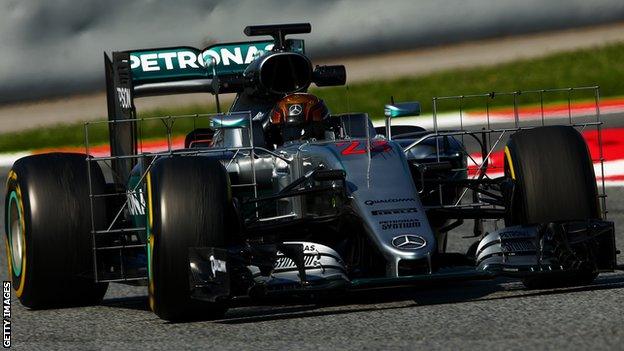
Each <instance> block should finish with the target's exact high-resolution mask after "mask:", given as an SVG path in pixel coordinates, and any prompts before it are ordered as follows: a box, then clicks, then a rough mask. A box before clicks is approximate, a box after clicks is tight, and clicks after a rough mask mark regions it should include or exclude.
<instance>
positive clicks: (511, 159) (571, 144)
mask: <svg viewBox="0 0 624 351" xmlns="http://www.w3.org/2000/svg"><path fill="white" fill-rule="evenodd" d="M505 174H506V175H507V176H508V177H510V178H512V179H513V180H514V183H515V188H514V193H513V194H508V195H509V196H508V198H509V201H510V211H509V216H508V218H507V219H506V222H507V225H518V224H520V225H531V224H538V223H544V224H545V223H550V222H556V221H573V220H587V219H598V218H600V212H599V205H598V195H597V194H598V191H597V187H596V176H595V174H594V168H593V164H592V161H591V158H590V155H589V150H588V149H587V145H586V144H585V141H584V140H583V137H582V136H581V134H580V133H579V132H577V131H576V130H575V129H574V128H572V127H567V126H548V127H539V128H534V129H528V130H521V131H519V132H517V133H515V134H513V135H512V136H511V138H510V140H509V142H508V143H507V146H506V148H505ZM597 275H598V274H597V273H595V272H594V271H593V270H580V271H578V272H573V273H572V274H563V273H562V274H555V275H549V276H544V277H531V278H525V279H524V280H523V283H524V285H525V286H526V287H528V288H531V289H536V288H547V287H553V286H564V285H579V284H588V283H591V282H592V281H593V280H594V279H595V278H596V276H597Z"/></svg>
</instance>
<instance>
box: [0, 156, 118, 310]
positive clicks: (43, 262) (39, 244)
mask: <svg viewBox="0 0 624 351" xmlns="http://www.w3.org/2000/svg"><path fill="white" fill-rule="evenodd" d="M86 157H87V156H86V155H83V154H70V153H52V154H43V155H36V156H28V157H24V158H21V159H19V160H17V161H16V162H15V164H13V167H12V169H11V170H10V171H9V174H8V179H7V186H6V196H5V233H6V251H7V260H8V268H9V276H10V277H11V278H12V281H13V288H14V289H15V294H16V296H17V298H18V299H19V300H20V302H21V303H22V305H24V306H26V307H30V308H50V307H65V306H74V305H89V304H97V303H98V302H100V301H101V300H102V298H103V296H104V294H105V293H106V289H107V287H108V284H105V283H104V284H101V283H100V284H98V283H95V281H94V277H93V250H92V239H91V228H92V227H91V211H90V200H89V183H88V174H87V163H86V161H85V159H86ZM91 178H92V184H93V189H94V192H99V193H102V192H103V191H104V187H105V185H106V184H105V182H104V177H103V175H102V171H101V170H100V168H99V167H98V166H97V164H95V163H92V164H91ZM94 205H95V211H94V217H93V218H94V220H95V222H96V225H97V223H102V222H103V221H105V220H106V209H105V206H104V205H103V204H98V203H95V204H94Z"/></svg>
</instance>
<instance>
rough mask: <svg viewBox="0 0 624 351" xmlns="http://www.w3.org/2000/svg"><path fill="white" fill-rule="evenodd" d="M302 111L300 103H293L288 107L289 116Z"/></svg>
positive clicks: (297, 114) (296, 114)
mask: <svg viewBox="0 0 624 351" xmlns="http://www.w3.org/2000/svg"><path fill="white" fill-rule="evenodd" d="M301 112H303V107H301V105H300V104H293V105H290V107H288V115H289V116H299V115H300V114H301Z"/></svg>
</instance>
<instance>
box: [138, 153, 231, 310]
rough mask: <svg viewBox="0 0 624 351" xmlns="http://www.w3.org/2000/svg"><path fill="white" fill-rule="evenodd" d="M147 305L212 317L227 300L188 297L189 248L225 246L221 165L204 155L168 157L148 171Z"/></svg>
mask: <svg viewBox="0 0 624 351" xmlns="http://www.w3.org/2000/svg"><path fill="white" fill-rule="evenodd" d="M147 189H148V190H147V191H148V200H147V201H148V276H149V304H150V308H151V309H152V310H153V311H154V313H156V315H158V316H159V317H160V318H162V319H165V320H169V321H184V320H197V319H215V318H219V317H221V316H223V314H224V313H225V311H226V308H227V306H226V303H225V302H204V301H198V300H193V299H191V297H190V294H191V290H190V286H189V257H188V256H189V248H190V247H207V246H210V247H224V246H225V241H226V236H225V230H226V228H225V226H226V220H225V217H226V212H227V210H228V208H229V205H228V204H229V203H231V194H230V184H229V178H228V175H227V173H226V171H225V168H224V167H223V165H222V164H221V163H220V162H219V161H217V160H214V159H210V158H207V157H188V156H187V157H179V156H178V157H176V156H174V157H166V158H161V159H159V160H157V161H155V164H154V166H153V167H152V170H151V171H150V172H149V173H148V176H147Z"/></svg>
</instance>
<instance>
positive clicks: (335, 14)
mask: <svg viewBox="0 0 624 351" xmlns="http://www.w3.org/2000/svg"><path fill="white" fill-rule="evenodd" d="M286 22H310V23H311V24H312V33H311V34H309V35H301V36H299V37H301V38H304V39H305V40H306V49H307V52H308V53H309V54H310V55H311V57H312V59H313V61H314V63H343V64H345V65H346V66H347V71H348V75H347V76H348V81H349V85H350V88H349V89H350V94H351V97H350V98H349V99H350V105H348V104H347V102H346V100H347V99H346V98H345V93H344V88H341V89H328V90H324V91H322V92H319V94H320V95H322V97H323V98H325V99H326V100H327V101H328V102H329V103H330V107H333V110H334V111H337V112H341V111H344V110H347V109H352V110H353V109H355V110H361V111H366V112H370V113H371V115H372V116H373V117H379V116H378V115H379V114H380V112H381V109H382V107H383V103H385V102H386V101H387V100H388V99H389V96H390V95H391V94H392V95H396V96H397V97H398V98H400V99H404V100H405V99H417V100H421V101H430V99H431V97H432V96H434V95H444V94H465V93H474V92H483V91H493V90H497V91H500V90H515V89H530V88H550V87H561V86H572V85H593V84H600V85H601V87H602V93H603V95H605V96H618V95H623V94H624V93H622V92H623V91H624V89H622V83H620V82H622V81H623V80H622V79H621V78H618V77H620V75H619V74H621V73H624V72H623V70H624V68H622V65H621V58H622V57H624V52H623V51H622V48H623V47H624V46H622V44H621V43H622V42H624V2H623V1H621V0H592V1H588V0H549V1H543V0H523V1H517V0H469V1H466V0H443V1H440V0H395V1H390V2H381V1H376V0H374V1H373V0H316V1H305V0H291V1H288V2H284V1H278V0H261V1H258V0H228V1H225V0H185V1H177V2H175V4H173V3H172V2H170V1H165V0H135V1H127V0H123V1H122V0H110V1H95V0H83V1H75V0H57V1H43V0H5V1H2V2H0V33H2V35H0V47H1V48H2V55H0V133H2V134H4V135H5V136H8V135H13V136H12V137H5V138H0V152H8V151H17V150H22V149H32V148H41V147H48V146H58V145H64V144H70V145H74V144H79V143H80V142H81V140H82V135H81V132H80V131H79V130H78V129H75V128H77V126H78V124H79V123H80V122H82V121H85V120H97V119H103V118H105V116H106V105H105V97H104V94H103V90H104V69H103V55H102V53H103V52H111V51H113V50H118V51H120V50H128V49H139V48H149V47H159V46H177V45H190V46H195V47H200V48H201V47H205V46H207V45H210V44H213V43H215V42H226V41H239V40H245V37H244V35H243V33H242V30H243V28H244V27H245V26H246V25H250V24H267V23H286ZM558 55H559V56H558ZM226 101H227V98H226ZM211 104H212V98H211V97H210V96H204V95H201V96H198V95H184V96H169V97H160V98H153V99H145V100H143V99H141V100H137V106H138V109H139V111H140V112H141V113H145V114H150V113H151V114H154V113H177V112H185V111H190V110H192V109H193V108H200V109H202V110H204V111H210V110H211V109H212V107H211V106H212V105H211ZM424 107H425V110H426V108H427V105H426V103H425V106H424ZM41 126H45V127H46V129H45V130H43V131H42V130H41V128H40V127H41ZM72 126H73V127H72ZM70 127H71V128H70ZM54 128H56V129H54ZM68 128H69V129H68ZM72 128H74V129H72ZM26 139H27V140H29V141H28V142H24V140H26Z"/></svg>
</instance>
